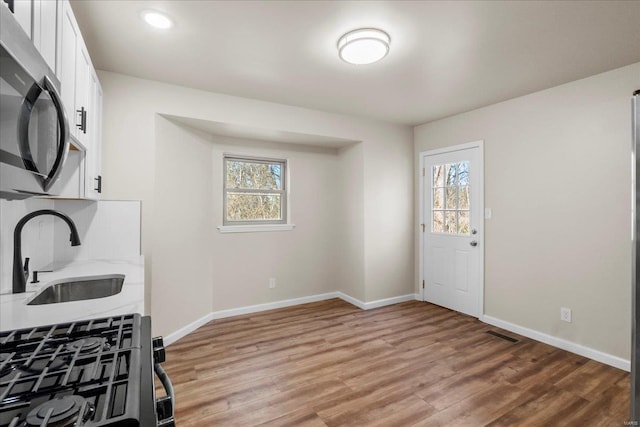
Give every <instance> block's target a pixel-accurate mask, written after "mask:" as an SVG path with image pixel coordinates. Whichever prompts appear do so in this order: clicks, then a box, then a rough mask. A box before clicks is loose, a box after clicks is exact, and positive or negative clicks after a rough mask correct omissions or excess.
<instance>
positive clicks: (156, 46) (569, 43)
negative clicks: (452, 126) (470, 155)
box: [72, 0, 640, 125]
mask: <svg viewBox="0 0 640 427" xmlns="http://www.w3.org/2000/svg"><path fill="white" fill-rule="evenodd" d="M72 5H73V9H74V12H75V14H76V17H77V19H78V22H79V25H80V28H81V30H82V33H83V35H84V38H85V40H86V43H87V46H88V49H89V52H90V54H91V57H92V59H93V61H94V65H95V67H96V68H98V69H102V70H108V71H114V72H119V73H124V74H128V75H132V76H137V77H142V78H146V79H152V80H159V81H164V82H169V83H174V84H178V85H183V86H188V87H193V88H199V89H204V90H208V91H213V92H219V93H225V94H230V95H237V96H242V97H247V98H255V99H261V100H265V101H272V102H278V103H283V104H290V105H297V106H303V107H308V108H314V109H320V110H325V111H331V112H336V113H345V114H353V115H357V116H363V117H370V118H374V119H380V120H385V121H389V122H396V123H403V124H412V125H414V124H420V123H425V122H428V121H432V120H435V119H438V118H442V117H445V116H448V115H451V114H456V113H460V112H463V111H468V110H471V109H474V108H478V107H481V106H485V105H489V104H493V103H496V102H499V101H503V100H506V99H510V98H513V97H517V96H521V95H525V94H527V93H532V92H535V91H538V90H542V89H545V88H549V87H553V86H556V85H559V84H563V83H566V82H569V81H572V80H577V79H580V78H583V77H587V76H590V75H594V74H597V73H600V72H604V71H607V70H611V69H615V68H619V67H622V66H624V65H628V64H631V63H634V62H639V61H640V24H639V23H640V1H542V2H538V1H527V2H525V1H497V2H493V1H492V2H481V1H406V2H405V1H156V0H145V1H114V0H112V1H104V0H82V1H72ZM147 8H154V9H157V10H161V11H165V12H167V13H168V14H169V15H170V16H171V17H172V18H173V19H174V20H175V22H176V25H175V27H174V28H173V29H171V30H169V31H162V30H157V29H153V28H151V27H148V26H147V25H146V24H144V23H143V22H142V20H141V19H140V17H139V13H140V11H141V10H143V9H147ZM359 27H378V28H381V29H383V30H385V31H386V32H388V33H389V34H390V36H391V51H390V53H389V55H388V56H387V57H386V58H385V59H383V60H382V61H381V62H379V63H376V64H373V65H368V66H362V65H361V66H357V65H350V64H347V63H344V62H342V61H340V59H339V58H338V55H337V50H336V42H337V40H338V38H339V37H340V36H341V35H342V34H343V33H345V32H347V31H349V30H353V29H355V28H359ZM639 82H640V76H639Z"/></svg>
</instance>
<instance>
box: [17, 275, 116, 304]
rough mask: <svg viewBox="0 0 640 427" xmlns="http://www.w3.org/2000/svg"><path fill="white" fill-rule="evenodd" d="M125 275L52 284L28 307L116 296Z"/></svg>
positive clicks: (34, 298)
mask: <svg viewBox="0 0 640 427" xmlns="http://www.w3.org/2000/svg"><path fill="white" fill-rule="evenodd" d="M123 283H124V274H110V275H106V276H89V277H78V278H73V279H63V280H60V281H58V282H57V283H52V284H51V285H49V286H47V287H46V288H44V289H42V290H41V291H40V292H38V293H37V294H36V295H35V296H34V297H33V298H32V299H31V300H30V301H29V302H27V305H41V304H55V303H58V302H69V301H82V300H88V299H95V298H104V297H109V296H111V295H115V294H117V293H119V292H120V291H121V290H122V285H123Z"/></svg>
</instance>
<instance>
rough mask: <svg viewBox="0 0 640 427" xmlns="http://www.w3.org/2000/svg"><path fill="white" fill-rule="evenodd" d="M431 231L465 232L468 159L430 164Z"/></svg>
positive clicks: (467, 201)
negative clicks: (431, 196)
mask: <svg viewBox="0 0 640 427" xmlns="http://www.w3.org/2000/svg"><path fill="white" fill-rule="evenodd" d="M431 185H432V190H433V192H432V194H433V200H432V201H431V203H432V204H431V212H432V213H431V218H432V223H431V231H432V232H434V233H448V234H457V235H469V234H470V233H469V232H470V229H471V225H470V217H471V214H470V212H469V209H470V198H471V183H470V178H469V162H468V161H467V162H459V163H446V164H442V165H435V166H433V167H432V168H431Z"/></svg>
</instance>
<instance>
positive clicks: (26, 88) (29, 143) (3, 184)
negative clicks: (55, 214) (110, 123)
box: [0, 3, 69, 200]
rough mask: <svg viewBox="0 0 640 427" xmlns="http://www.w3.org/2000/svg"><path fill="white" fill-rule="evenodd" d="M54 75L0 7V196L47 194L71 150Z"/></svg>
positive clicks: (15, 196)
mask: <svg viewBox="0 0 640 427" xmlns="http://www.w3.org/2000/svg"><path fill="white" fill-rule="evenodd" d="M59 88H60V82H59V81H58V79H57V77H56V75H55V73H54V72H53V71H52V70H51V69H50V68H49V67H48V66H47V63H46V62H45V60H44V59H43V58H42V55H40V52H38V50H37V49H36V48H35V46H34V45H33V43H31V40H30V39H29V37H28V36H27V35H26V34H25V33H24V31H23V30H22V28H21V27H20V25H19V24H18V22H17V21H16V20H15V18H14V17H13V15H12V13H11V11H10V10H9V8H8V7H5V6H4V4H1V3H0V198H2V199H9V200H11V199H24V198H27V197H31V196H47V195H52V194H51V192H50V191H51V187H52V186H53V184H54V182H55V181H56V179H57V178H58V177H59V175H60V172H61V171H62V167H63V165H64V162H65V159H66V157H67V153H68V151H69V125H68V122H67V118H66V114H65V109H64V106H63V105H62V99H61V97H60V95H59V93H58V91H59Z"/></svg>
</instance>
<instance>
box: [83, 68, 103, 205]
mask: <svg viewBox="0 0 640 427" xmlns="http://www.w3.org/2000/svg"><path fill="white" fill-rule="evenodd" d="M89 80H90V82H91V89H90V100H91V111H92V112H93V113H92V114H91V115H90V116H89V124H88V126H89V128H90V129H91V135H92V141H91V146H90V148H88V149H87V152H86V157H85V162H86V166H85V179H86V184H85V194H84V197H85V199H91V200H98V199H100V193H102V175H101V162H102V87H101V86H100V81H99V80H98V76H97V75H96V73H95V71H93V72H92V73H91V75H90V76H89Z"/></svg>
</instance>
